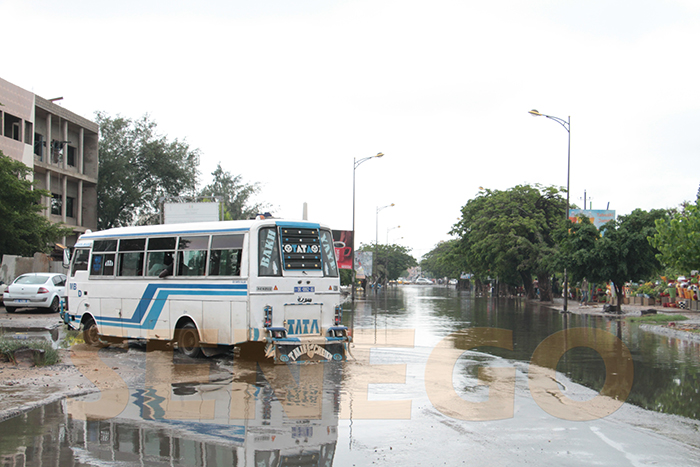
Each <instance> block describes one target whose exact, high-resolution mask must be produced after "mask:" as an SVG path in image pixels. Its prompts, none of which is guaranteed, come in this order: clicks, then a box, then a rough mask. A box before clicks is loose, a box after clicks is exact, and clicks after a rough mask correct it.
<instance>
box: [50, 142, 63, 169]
mask: <svg viewBox="0 0 700 467" xmlns="http://www.w3.org/2000/svg"><path fill="white" fill-rule="evenodd" d="M51 162H52V163H53V164H61V163H62V162H63V144H61V142H60V141H56V140H53V141H51Z"/></svg>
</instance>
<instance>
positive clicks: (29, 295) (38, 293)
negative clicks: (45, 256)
mask: <svg viewBox="0 0 700 467" xmlns="http://www.w3.org/2000/svg"><path fill="white" fill-rule="evenodd" d="M65 297H66V276H65V275H64V274H56V273H49V272H35V273H30V274H22V275H21V276H19V277H18V278H17V279H15V280H14V282H12V284H10V285H9V286H8V287H7V291H6V292H5V293H3V294H2V301H3V303H4V304H5V310H7V312H8V313H14V312H15V311H17V308H48V309H49V310H51V311H52V312H54V313H57V312H58V311H59V310H60V308H61V300H65Z"/></svg>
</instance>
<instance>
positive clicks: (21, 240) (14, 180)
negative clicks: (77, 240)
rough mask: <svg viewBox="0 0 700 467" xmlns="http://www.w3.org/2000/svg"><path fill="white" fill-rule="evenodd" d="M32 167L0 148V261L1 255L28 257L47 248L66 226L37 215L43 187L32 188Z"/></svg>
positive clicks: (66, 232) (42, 195)
mask: <svg viewBox="0 0 700 467" xmlns="http://www.w3.org/2000/svg"><path fill="white" fill-rule="evenodd" d="M31 173H32V169H30V168H29V167H27V166H26V165H24V164H22V163H21V162H19V161H16V160H14V159H11V158H9V157H7V156H5V155H4V154H3V153H2V151H0V219H2V222H0V260H1V259H2V256H3V255H18V256H32V255H33V254H34V253H36V252H45V253H48V252H49V251H50V247H49V245H50V244H52V243H55V242H56V241H58V239H59V238H61V237H63V236H64V235H67V234H68V233H69V232H70V229H68V228H63V227H61V226H60V225H58V224H53V223H51V222H50V221H49V220H48V219H46V218H45V217H44V216H42V215H41V211H42V210H43V209H44V206H42V205H41V202H42V197H44V196H50V193H49V192H48V191H46V190H36V189H33V183H32V182H30V181H29V180H28V179H27V177H28V176H30V175H31Z"/></svg>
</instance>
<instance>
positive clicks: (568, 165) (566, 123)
mask: <svg viewBox="0 0 700 467" xmlns="http://www.w3.org/2000/svg"><path fill="white" fill-rule="evenodd" d="M528 113H529V114H530V115H532V116H534V117H547V118H548V119H550V120H554V121H555V122H557V123H558V124H560V125H561V126H562V127H564V129H565V130H566V132H567V133H568V135H569V143H568V149H567V154H566V217H564V220H566V219H568V218H569V179H570V176H571V116H569V117H567V118H566V120H564V119H563V118H559V117H554V116H552V115H546V114H543V113H540V112H538V111H537V110H535V109H532V110H530V111H529V112H528ZM584 207H585V206H584ZM567 311H569V276H568V275H567V273H566V267H565V268H564V312H567Z"/></svg>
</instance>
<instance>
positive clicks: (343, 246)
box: [333, 230, 352, 269]
mask: <svg viewBox="0 0 700 467" xmlns="http://www.w3.org/2000/svg"><path fill="white" fill-rule="evenodd" d="M333 246H334V247H335V258H336V260H337V261H338V267H339V268H340V269H352V230H334V231H333Z"/></svg>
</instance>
